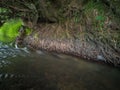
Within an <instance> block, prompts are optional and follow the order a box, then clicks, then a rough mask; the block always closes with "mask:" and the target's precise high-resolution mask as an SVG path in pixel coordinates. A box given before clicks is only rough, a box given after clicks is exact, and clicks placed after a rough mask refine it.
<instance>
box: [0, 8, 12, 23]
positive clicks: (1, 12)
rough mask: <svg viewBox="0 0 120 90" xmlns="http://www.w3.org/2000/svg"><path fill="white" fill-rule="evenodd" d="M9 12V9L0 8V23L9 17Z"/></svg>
mask: <svg viewBox="0 0 120 90" xmlns="http://www.w3.org/2000/svg"><path fill="white" fill-rule="evenodd" d="M9 13H11V11H10V10H9V9H6V8H0V23H1V24H2V23H4V22H5V21H6V20H8V19H9Z"/></svg>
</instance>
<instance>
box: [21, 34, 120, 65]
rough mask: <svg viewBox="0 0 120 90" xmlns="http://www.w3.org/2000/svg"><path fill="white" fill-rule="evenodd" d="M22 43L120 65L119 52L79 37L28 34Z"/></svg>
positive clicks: (36, 47) (31, 46)
mask: <svg viewBox="0 0 120 90" xmlns="http://www.w3.org/2000/svg"><path fill="white" fill-rule="evenodd" d="M23 43H24V45H25V46H27V47H28V48H32V49H40V50H45V51H50V52H57V53H64V54H68V55H73V56H77V57H79V58H83V59H86V60H89V61H95V62H102V63H107V64H109V65H112V66H115V67H120V55H119V53H117V52H116V51H115V50H114V49H112V48H105V47H103V45H101V44H99V43H97V41H96V42H94V43H93V41H81V40H80V39H54V38H40V37H39V38H36V37H34V35H29V36H26V37H25V38H24V40H23Z"/></svg>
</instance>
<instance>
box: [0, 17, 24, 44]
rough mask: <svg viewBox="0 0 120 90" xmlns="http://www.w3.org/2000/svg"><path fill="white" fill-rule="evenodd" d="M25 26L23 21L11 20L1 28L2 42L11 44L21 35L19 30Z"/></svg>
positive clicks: (0, 37)
mask: <svg viewBox="0 0 120 90" xmlns="http://www.w3.org/2000/svg"><path fill="white" fill-rule="evenodd" d="M22 25H23V22H22V20H21V19H14V20H9V21H7V22H6V23H4V24H3V26H1V28H0V41H2V42H11V41H13V40H14V39H15V38H16V37H17V36H18V35H19V29H20V27H21V26H22Z"/></svg>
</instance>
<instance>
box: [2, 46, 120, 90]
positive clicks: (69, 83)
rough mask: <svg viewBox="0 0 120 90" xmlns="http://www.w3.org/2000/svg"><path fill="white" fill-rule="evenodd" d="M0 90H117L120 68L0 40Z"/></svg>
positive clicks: (119, 83)
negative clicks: (8, 43) (9, 43)
mask: <svg viewBox="0 0 120 90" xmlns="http://www.w3.org/2000/svg"><path fill="white" fill-rule="evenodd" d="M0 90H120V69H118V68H113V67H109V66H107V65H101V64H97V63H91V62H87V61H85V60H80V59H78V58H75V57H72V56H67V55H63V54H56V53H47V52H42V51H40V50H37V51H29V50H27V49H26V48H22V49H18V48H14V47H12V46H10V45H2V44H1V46H0Z"/></svg>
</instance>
